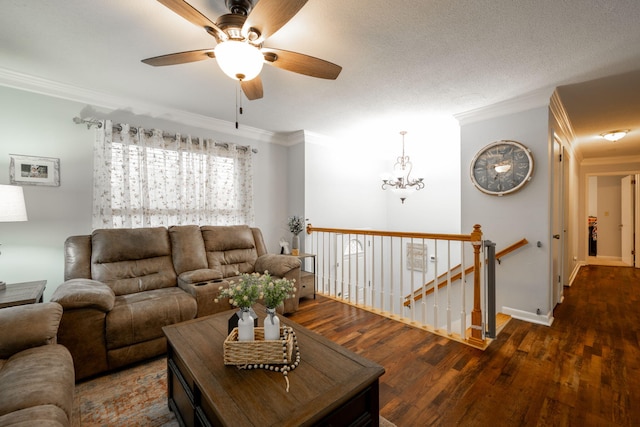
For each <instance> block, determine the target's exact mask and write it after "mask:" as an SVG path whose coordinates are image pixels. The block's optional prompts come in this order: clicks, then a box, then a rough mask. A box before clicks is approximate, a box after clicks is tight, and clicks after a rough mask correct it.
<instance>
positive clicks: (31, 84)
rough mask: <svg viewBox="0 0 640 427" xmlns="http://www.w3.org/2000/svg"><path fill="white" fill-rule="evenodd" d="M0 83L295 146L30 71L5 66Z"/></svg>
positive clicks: (271, 135)
mask: <svg viewBox="0 0 640 427" xmlns="http://www.w3.org/2000/svg"><path fill="white" fill-rule="evenodd" d="M0 86H7V87H12V88H14V89H19V90H24V91H27V92H33V93H38V94H41V95H47V96H51V97H54V98H60V99H66V100H68V101H74V102H81V103H84V104H90V105H93V106H97V107H101V108H105V109H107V110H111V111H115V110H119V109H122V108H125V107H126V108H127V109H128V110H130V111H131V112H132V113H133V114H137V115H144V116H149V117H156V118H159V119H164V120H171V121H175V122H178V123H181V124H184V125H189V126H195V127H199V128H202V129H209V130H213V131H216V132H220V133H223V134H226V135H229V136H233V137H238V136H240V137H244V138H249V139H251V140H254V141H263V142H270V143H274V144H280V145H291V144H290V142H289V135H288V134H283V133H276V132H270V131H266V130H263V129H258V128H253V127H250V126H241V127H240V129H236V128H235V123H232V122H228V121H225V120H220V119H215V118H212V117H207V116H203V115H200V114H194V113H189V112H187V111H183V110H176V109H171V108H165V107H161V106H158V105H157V104H149V103H147V102H144V101H141V100H138V99H132V98H125V97H119V96H113V95H110V94H107V93H102V92H98V91H94V90H91V89H84V88H81V87H78V86H72V85H69V84H66V83H59V82H55V81H52V80H47V79H43V78H40V77H36V76H31V75H28V74H22V73H18V72H15V71H11V70H8V69H6V68H1V67H0ZM69 120H71V117H69ZM294 134H295V132H294Z"/></svg>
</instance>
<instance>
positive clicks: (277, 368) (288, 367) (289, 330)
mask: <svg viewBox="0 0 640 427" xmlns="http://www.w3.org/2000/svg"><path fill="white" fill-rule="evenodd" d="M283 329H284V335H283V339H282V362H283V363H284V364H285V366H282V367H281V366H274V365H271V364H269V363H250V364H247V365H244V366H238V369H266V370H268V371H275V372H282V375H284V379H285V380H286V381H287V393H289V378H288V377H287V375H288V373H289V371H293V370H294V369H296V368H297V367H298V365H299V364H300V347H299V346H298V337H297V336H296V333H295V332H294V330H293V328H290V327H285V328H283ZM288 334H291V335H292V336H293V345H294V348H295V350H296V357H295V360H294V361H293V363H292V364H291V365H289V364H288V362H289V361H288V360H287V336H288Z"/></svg>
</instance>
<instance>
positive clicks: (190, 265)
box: [169, 225, 208, 275]
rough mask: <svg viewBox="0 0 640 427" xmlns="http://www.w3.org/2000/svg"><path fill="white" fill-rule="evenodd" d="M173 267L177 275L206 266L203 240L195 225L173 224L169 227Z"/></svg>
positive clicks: (198, 228)
mask: <svg viewBox="0 0 640 427" xmlns="http://www.w3.org/2000/svg"><path fill="white" fill-rule="evenodd" d="M169 237H170V238H171V248H172V257H173V267H174V268H175V270H176V273H177V274H178V275H180V274H182V273H184V272H185V271H194V270H202V269H205V268H207V267H208V264H207V255H206V252H205V250H204V240H203V239H202V233H201V232H200V227H199V226H197V225H174V226H171V227H169Z"/></svg>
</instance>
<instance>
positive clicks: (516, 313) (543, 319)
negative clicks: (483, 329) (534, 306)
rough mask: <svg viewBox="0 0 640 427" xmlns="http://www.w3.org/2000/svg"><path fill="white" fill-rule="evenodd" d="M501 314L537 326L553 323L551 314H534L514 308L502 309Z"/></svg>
mask: <svg viewBox="0 0 640 427" xmlns="http://www.w3.org/2000/svg"><path fill="white" fill-rule="evenodd" d="M501 312H502V313H504V314H508V315H509V316H511V317H513V318H514V319H519V320H524V321H525V322H530V323H537V324H539V325H545V326H551V324H552V323H553V312H549V313H547V314H535V313H530V312H528V311H523V310H518V309H515V308H509V307H504V306H503V307H502V310H501Z"/></svg>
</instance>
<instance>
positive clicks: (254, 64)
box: [214, 40, 264, 82]
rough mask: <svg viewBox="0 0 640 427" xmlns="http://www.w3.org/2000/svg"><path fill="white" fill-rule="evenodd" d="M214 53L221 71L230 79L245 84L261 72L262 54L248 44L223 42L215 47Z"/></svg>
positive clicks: (233, 41)
mask: <svg viewBox="0 0 640 427" xmlns="http://www.w3.org/2000/svg"><path fill="white" fill-rule="evenodd" d="M214 53H215V56H216V59H217V60H218V65H219V66H220V68H221V69H222V71H223V72H224V73H225V74H226V75H227V76H229V77H231V78H232V79H235V80H240V81H243V82H246V81H249V80H252V79H254V78H256V77H257V76H258V74H260V71H262V65H263V64H264V57H263V56H262V52H260V50H259V49H258V48H257V47H255V46H254V45H252V44H250V43H247V42H243V41H238V40H227V41H223V42H222V43H219V44H218V45H216V47H215V49H214Z"/></svg>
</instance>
